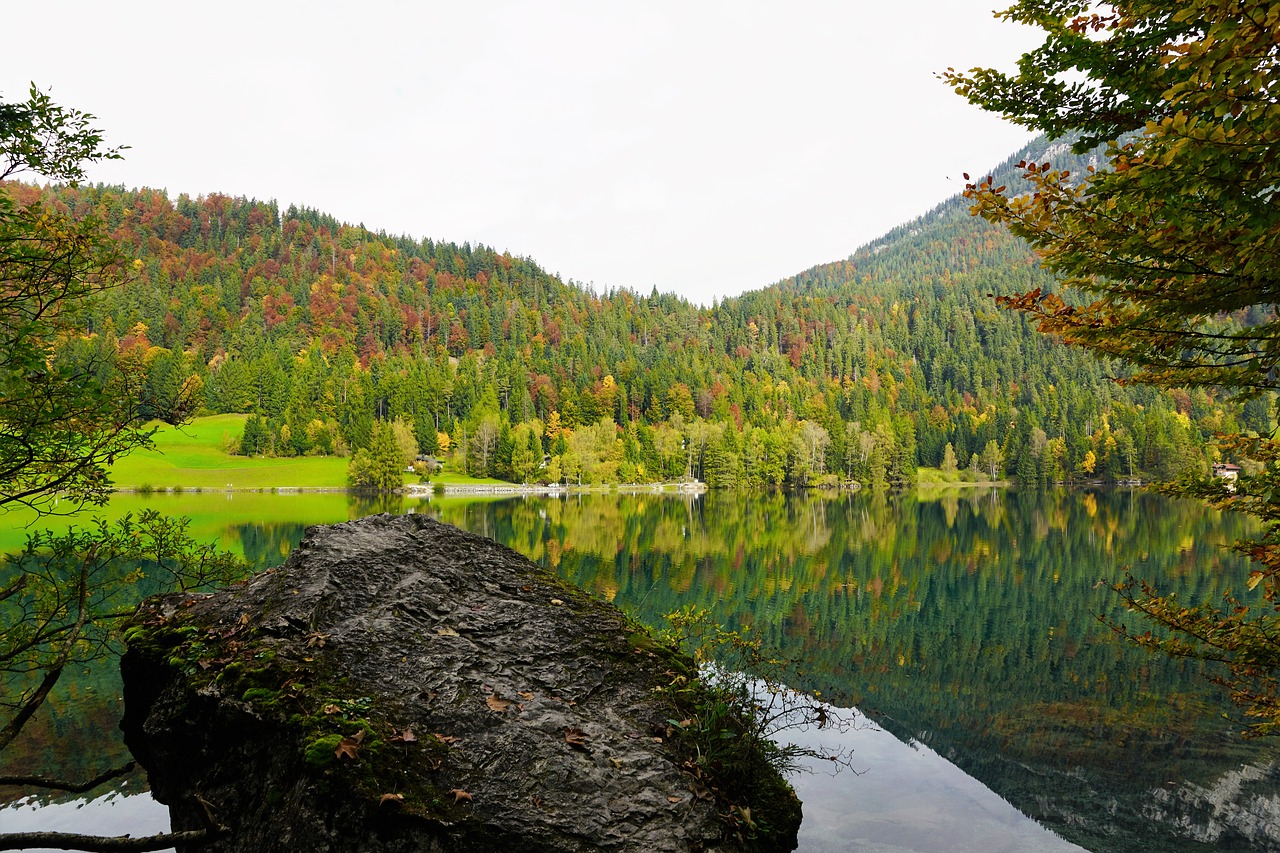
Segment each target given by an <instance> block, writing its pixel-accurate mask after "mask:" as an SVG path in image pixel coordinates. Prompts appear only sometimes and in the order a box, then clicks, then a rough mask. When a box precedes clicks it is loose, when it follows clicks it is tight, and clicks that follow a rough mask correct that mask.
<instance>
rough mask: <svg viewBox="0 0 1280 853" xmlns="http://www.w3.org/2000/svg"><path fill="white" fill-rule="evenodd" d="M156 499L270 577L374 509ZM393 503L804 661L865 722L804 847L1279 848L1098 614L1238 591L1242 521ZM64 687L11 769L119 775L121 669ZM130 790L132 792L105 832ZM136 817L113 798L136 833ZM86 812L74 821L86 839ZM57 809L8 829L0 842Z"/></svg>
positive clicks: (821, 782)
mask: <svg viewBox="0 0 1280 853" xmlns="http://www.w3.org/2000/svg"><path fill="white" fill-rule="evenodd" d="M157 497H159V496H157ZM241 498H251V500H241ZM133 500H138V499H133ZM156 500H157V498H152V504H150V505H156V504H155V501H156ZM163 500H164V501H165V503H164V505H163V506H161V507H160V508H162V509H163V510H165V511H169V512H175V513H183V514H189V515H192V516H193V517H194V518H195V519H196V521H195V522H193V528H194V531H195V532H196V533H197V535H203V536H205V537H209V536H214V535H216V536H219V537H220V538H221V540H222V542H223V544H224V545H226V546H229V547H236V548H240V549H243V551H244V552H245V553H246V554H247V555H248V556H250V557H252V558H254V559H258V560H261V561H263V563H264V564H272V563H276V562H279V561H280V559H281V558H282V555H284V554H287V552H288V550H289V549H290V548H291V547H292V546H293V544H294V543H296V542H297V541H298V539H299V538H300V537H301V534H302V531H303V528H304V524H303V523H302V522H303V521H304V520H305V522H306V523H315V522H319V521H340V520H344V519H346V518H348V517H354V516H357V515H360V514H363V513H365V512H367V511H373V510H376V509H378V508H379V507H374V506H368V505H351V504H349V503H348V502H347V500H346V498H345V497H344V496H341V495H323V496H297V495H293V496H285V495H282V496H245V495H236V496H234V497H233V499H231V500H227V499H226V497H225V496H222V495H207V494H206V495H183V496H181V497H180V498H175V497H173V496H168V497H166V498H164V499H163ZM127 508H128V502H127V501H125V502H123V503H121V502H117V504H116V505H114V509H115V510H116V511H123V510H124V509H127ZM391 508H392V509H396V510H399V511H417V512H425V513H429V514H431V515H433V516H436V517H438V518H440V519H441V520H444V521H447V522H450V523H453V524H456V525H458V526H460V527H464V528H466V529H469V530H472V531H475V532H477V533H481V534H484V535H486V536H490V537H492V538H494V539H497V540H498V541H500V542H503V543H504V544H507V545H509V546H511V547H512V548H515V549H516V550H518V551H520V552H522V553H524V554H526V555H527V556H529V557H531V558H532V559H534V560H536V561H538V562H541V563H543V564H544V565H547V566H549V567H551V568H554V569H555V570H556V571H558V572H559V573H560V574H561V575H563V576H564V577H566V578H568V579H569V580H572V581H574V582H575V583H577V584H579V585H581V586H583V587H584V588H586V589H587V590H589V591H590V592H592V593H595V594H597V595H600V596H603V597H605V598H608V599H610V600H612V601H614V602H615V603H616V604H618V605H619V606H621V607H623V608H624V609H627V610H629V611H631V612H632V613H634V614H635V615H636V616H637V617H638V618H640V619H642V620H643V621H646V622H649V623H651V624H659V623H660V622H661V617H662V615H663V614H664V613H667V612H670V611H672V610H675V609H676V608H678V607H680V606H682V605H684V604H696V605H698V606H701V607H705V608H707V609H708V610H710V611H711V612H712V613H713V614H714V615H715V617H716V618H717V619H718V620H719V621H721V622H724V623H726V624H728V625H731V626H739V625H751V626H753V627H754V628H755V629H756V630H757V631H759V632H760V633H761V634H762V635H763V636H764V638H765V639H766V640H767V641H768V642H769V643H771V644H773V645H774V646H776V647H778V648H780V649H781V650H782V651H783V652H784V653H785V654H787V655H789V656H792V657H794V658H796V659H797V660H798V662H799V665H800V672H799V673H798V674H797V675H796V677H795V679H794V682H795V684H796V685H797V686H801V687H805V688H809V689H816V690H820V691H822V694H823V696H824V697H825V698H827V699H829V700H830V701H831V702H833V703H834V704H838V705H841V706H846V707H856V708H858V709H859V711H860V714H861V716H860V717H859V723H860V724H859V725H858V726H857V727H856V728H855V729H854V730H853V731H850V732H846V733H844V734H842V735H839V738H840V739H841V740H840V743H838V744H834V745H837V746H845V747H851V748H852V749H853V750H854V758H853V764H854V766H855V769H857V770H858V771H860V772H859V773H856V774H855V773H849V772H844V773H840V774H837V775H834V776H833V775H831V774H830V771H829V770H828V769H827V768H825V767H820V768H816V770H815V772H813V773H811V774H802V775H800V776H798V777H797V778H796V779H795V784H796V786H797V789H798V790H799V792H800V795H801V799H802V800H804V802H805V815H806V819H805V824H804V827H803V830H802V836H801V841H802V849H804V850H814V851H825V850H831V851H836V850H875V851H965V850H972V851H984V853H985V851H1000V850H1008V851H1021V850H1037V851H1038V850H1078V849H1081V848H1083V849H1087V850H1093V851H1147V850H1273V849H1277V850H1280V769H1278V768H1280V765H1277V764H1276V758H1277V749H1276V748H1275V747H1274V746H1273V745H1271V744H1270V742H1261V741H1243V740H1241V739H1240V738H1239V731H1240V729H1241V725H1240V723H1239V722H1238V721H1234V720H1232V719H1231V716H1232V715H1233V711H1232V709H1231V708H1230V707H1229V706H1227V705H1225V704H1223V702H1222V701H1221V698H1220V696H1219V695H1218V692H1217V690H1216V688H1214V687H1213V686H1212V685H1210V684H1209V683H1208V682H1207V680H1206V679H1205V677H1204V673H1202V672H1201V671H1200V670H1199V667H1198V666H1196V665H1194V664H1188V663H1185V662H1175V661H1169V660H1165V659H1162V658H1154V657H1151V656H1149V655H1147V654H1146V653H1144V652H1142V651H1140V650H1138V649H1135V648H1131V647H1129V646H1127V645H1125V644H1124V643H1123V642H1121V641H1119V640H1118V639H1117V638H1116V637H1115V635H1114V633H1113V632H1112V631H1111V630H1110V629H1109V628H1108V627H1107V626H1106V625H1104V624H1102V623H1101V622H1099V621H1098V618H1097V617H1098V615H1099V614H1105V615H1107V616H1108V617H1109V618H1112V619H1118V620H1124V619H1126V618H1130V617H1128V616H1127V614H1125V613H1124V612H1123V610H1122V608H1121V607H1120V605H1119V602H1118V600H1117V598H1116V597H1115V594H1114V593H1112V592H1111V591H1110V589H1109V587H1108V584H1109V583H1110V582H1112V581H1115V580H1117V579H1119V578H1120V577H1121V576H1122V575H1123V573H1124V571H1125V570H1126V569H1129V570H1131V571H1132V572H1133V573H1134V574H1135V575H1138V576H1140V577H1144V578H1147V579H1150V580H1153V581H1155V582H1156V583H1157V584H1158V585H1160V586H1161V587H1162V588H1164V589H1169V590H1177V591H1178V592H1179V593H1180V594H1181V595H1182V596H1183V597H1184V598H1186V599H1188V600H1203V599H1206V598H1217V597H1219V596H1221V595H1222V594H1223V592H1225V591H1226V590H1227V589H1228V588H1229V587H1232V586H1235V587H1237V588H1238V587H1240V586H1242V580H1243V578H1244V577H1246V576H1247V569H1246V568H1245V564H1244V562H1243V561H1242V560H1241V559H1240V558H1239V557H1237V556H1236V555H1234V554H1232V553H1231V552H1229V551H1227V550H1226V549H1225V548H1224V547H1223V546H1224V545H1225V544H1228V543H1230V542H1231V541H1233V540H1235V539H1236V538H1239V537H1240V536H1244V535H1247V534H1248V533H1249V527H1248V525H1247V523H1246V520H1244V519H1241V518H1239V517H1234V516H1227V515H1222V514H1219V513H1215V512H1211V511H1208V510H1205V509H1203V508H1202V507H1200V506H1198V505H1196V504H1194V503H1190V502H1174V501H1170V500H1168V499H1164V498H1160V497H1156V496H1152V495H1145V494H1142V493H1140V492H1131V491H1120V490H1115V491H1099V492H1081V491H1073V492H1056V493H1050V494H1037V493H1017V492H1007V493H1006V492H999V491H971V492H967V493H951V494H933V495H926V496H921V497H916V496H875V495H852V496H838V497H837V496H831V497H822V496H813V495H804V496H785V495H768V496H743V495H725V494H718V493H711V494H708V495H705V496H700V497H673V496H662V495H632V496H619V495H583V496H571V497H568V498H559V499H552V498H514V499H509V500H486V501H478V500H476V501H472V500H458V499H452V498H450V499H446V500H435V501H429V502H426V503H421V504H410V505H408V506H404V505H397V506H393V507H391ZM272 519H280V520H272ZM284 519H293V520H284ZM64 687H65V690H64V693H63V695H62V696H61V697H59V700H58V703H57V708H56V713H54V714H49V715H44V716H43V717H42V719H41V720H40V725H39V726H37V727H35V728H34V729H33V731H32V732H31V734H32V735H33V737H32V738H31V739H30V740H31V742H32V748H33V750H34V755H33V756H31V757H30V758H24V757H21V756H7V757H6V760H7V761H8V762H9V763H13V762H14V761H15V760H20V761H23V762H24V763H27V764H30V763H31V762H35V763H37V764H39V765H40V766H41V768H42V769H43V770H44V771H45V772H51V773H52V772H59V773H62V774H66V773H70V774H72V775H76V776H80V775H91V774H90V773H89V772H88V771H89V770H90V769H91V768H99V767H102V766H107V765H109V764H110V762H111V761H113V760H117V759H120V758H122V757H123V752H122V749H123V748H122V747H121V746H120V745H119V744H118V742H117V741H113V737H112V733H113V732H114V726H115V721H116V720H117V719H118V717H119V707H118V692H119V685H118V680H117V677H116V675H115V673H114V670H113V668H111V667H107V668H104V669H103V670H101V671H94V672H88V673H82V674H79V675H78V676H77V678H75V679H70V680H68V681H67V684H66V685H64ZM1224 715H1225V716H1224ZM797 737H801V738H804V737H817V735H816V734H815V733H808V734H805V733H801V734H799V735H797ZM831 737H832V736H831V735H830V734H829V733H823V740H824V745H826V746H831V745H833V744H832V743H831ZM77 763H78V765H79V766H78V768H77V767H76V766H75V765H77ZM138 790H139V789H138V783H136V782H135V783H133V788H129V787H125V788H123V789H122V790H120V791H119V792H118V794H117V795H116V799H115V800H113V803H114V805H113V806H111V808H114V809H115V810H116V812H115V813H118V812H119V811H120V810H121V804H120V800H121V799H122V797H121V796H119V795H123V794H128V793H134V792H137V791H138ZM146 799H147V798H146V797H145V795H144V796H143V797H138V798H134V797H129V798H127V801H126V802H127V803H128V804H129V814H130V815H131V816H136V815H138V814H139V812H138V810H137V809H136V808H135V807H134V806H133V803H134V802H135V800H136V801H139V802H145V801H146ZM33 806H37V807H35V808H33ZM95 808H98V806H95V805H93V804H90V805H88V806H85V807H84V808H78V809H73V810H74V812H75V813H76V814H79V815H81V816H84V817H86V818H87V819H88V820H89V823H88V824H87V828H93V818H92V815H93V814H94V809H95ZM57 809H60V811H57V810H55V808H54V807H53V805H52V804H50V803H48V802H47V801H40V802H37V803H31V802H28V803H26V804H24V805H22V806H21V807H16V806H11V807H10V808H7V809H0V829H2V830H9V829H18V828H28V826H29V825H30V824H31V823H33V822H36V821H39V820H41V819H42V818H43V817H46V816H47V817H49V818H53V817H55V813H56V814H57V815H58V816H61V815H64V814H66V813H67V810H68V806H66V805H65V804H64V805H62V806H58V807H57ZM142 812H143V813H149V814H152V817H150V818H145V817H135V818H134V819H137V820H139V821H140V823H142V824H145V823H146V822H147V821H148V820H150V821H155V820H157V818H156V817H155V812H154V811H151V812H148V811H147V810H146V809H145V807H144V808H143V809H142ZM161 815H163V812H162V811H161ZM59 819H61V818H59ZM160 820H163V817H162V816H161V818H160ZM19 823H20V824H21V826H19V825H18V824H19ZM156 829H157V826H156V825H155V824H154V823H152V824H150V825H139V826H134V827H133V828H132V829H131V830H129V831H132V832H133V833H134V834H142V833H145V832H152V831H156Z"/></svg>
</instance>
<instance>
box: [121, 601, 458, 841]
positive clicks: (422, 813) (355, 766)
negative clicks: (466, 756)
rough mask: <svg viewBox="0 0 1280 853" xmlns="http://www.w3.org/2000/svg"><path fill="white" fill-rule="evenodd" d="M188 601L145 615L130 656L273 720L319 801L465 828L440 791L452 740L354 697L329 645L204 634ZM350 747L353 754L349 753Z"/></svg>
mask: <svg viewBox="0 0 1280 853" xmlns="http://www.w3.org/2000/svg"><path fill="white" fill-rule="evenodd" d="M198 601H199V599H198V598H195V599H187V600H186V601H185V602H183V604H185V605H186V606H183V605H179V606H178V607H177V608H176V609H174V610H172V611H171V612H169V613H167V614H161V613H158V612H156V611H155V610H152V611H148V610H147V609H146V608H145V606H144V608H142V609H140V610H139V611H138V613H137V614H135V615H134V616H133V617H132V618H131V619H130V620H129V621H128V622H126V624H125V625H124V626H123V632H124V641H125V643H126V645H127V646H128V648H129V650H130V652H133V653H136V654H139V655H142V656H143V657H145V658H147V659H149V660H150V661H151V662H152V663H153V664H157V665H164V666H166V667H168V668H169V669H170V670H172V671H173V672H174V674H175V677H177V678H180V679H182V681H183V682H185V685H186V686H187V688H188V689H190V690H192V691H195V692H197V693H200V692H210V691H212V692H216V693H217V694H218V695H219V696H221V697H224V698H225V699H229V700H232V701H234V702H236V703H238V704H239V705H240V706H241V707H242V709H243V711H244V713H245V714H246V715H248V716H250V717H253V718H258V719H262V720H264V721H266V720H269V721H270V723H271V725H272V727H273V730H277V731H282V732H284V737H285V738H287V739H289V740H291V741H292V742H293V743H294V744H295V749H296V750H297V752H296V757H297V759H298V760H299V761H300V762H301V763H302V764H304V765H305V767H306V769H307V771H308V773H309V775H310V776H311V778H312V779H313V781H314V782H315V783H316V784H317V787H318V789H319V790H320V791H322V792H324V793H327V794H331V795H335V796H350V794H351V793H355V794H356V795H357V796H358V797H359V798H360V799H362V800H364V801H366V803H367V804H368V805H369V806H370V807H371V808H379V809H387V810H388V811H389V812H395V813H399V814H402V815H407V816H414V817H418V818H422V819H424V820H427V821H431V822H437V823H441V824H454V823H458V822H462V821H465V820H466V819H467V817H468V809H467V806H466V803H465V800H464V799H459V798H458V797H457V796H456V795H455V794H453V793H452V792H450V791H449V790H445V789H444V788H442V787H440V786H436V785H433V784H431V783H430V782H429V781H427V780H426V779H425V776H426V775H427V774H426V773H424V772H422V771H423V770H433V769H438V768H440V767H442V766H443V765H444V763H445V761H447V757H448V753H449V751H450V749H451V746H450V745H449V743H448V741H447V739H446V740H441V739H438V738H437V737H435V736H434V735H433V734H426V733H424V734H423V736H422V737H418V734H417V733H413V732H411V731H408V730H407V729H404V728H401V727H399V726H398V725H397V718H398V717H399V716H400V715H398V714H396V713H395V712H394V709H391V708H387V707H385V706H383V707H380V706H379V703H377V702H376V701H374V700H373V699H372V698H370V697H366V696H359V695H352V692H351V691H349V690H345V689H344V688H343V686H342V685H341V683H340V682H339V681H338V680H336V679H334V678H333V677H331V676H330V677H326V675H325V674H324V667H323V666H322V665H317V664H319V660H318V659H319V658H320V657H321V655H320V654H318V652H319V651H320V650H321V649H322V648H323V642H324V639H323V637H322V636H320V635H309V636H301V637H278V636H274V635H272V634H270V633H267V632H264V631H261V630H259V629H257V628H256V627H252V626H250V625H248V624H245V625H237V626H234V627H233V628H230V629H228V628H226V627H223V626H208V625H202V624H200V622H199V615H198V610H196V609H194V608H193V607H192V605H194V604H197V603H198ZM344 747H345V748H344Z"/></svg>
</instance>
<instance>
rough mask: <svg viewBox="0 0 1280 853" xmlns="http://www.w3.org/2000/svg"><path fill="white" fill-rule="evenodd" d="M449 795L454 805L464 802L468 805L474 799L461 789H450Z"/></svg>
mask: <svg viewBox="0 0 1280 853" xmlns="http://www.w3.org/2000/svg"><path fill="white" fill-rule="evenodd" d="M449 793H450V794H453V802H454V804H455V805H456V804H458V803H461V802H464V801H465V802H468V803H469V802H471V801H472V800H474V799H475V797H473V796H472V795H471V794H470V793H469V792H467V791H464V790H462V789H461V788H452V789H450V791H449Z"/></svg>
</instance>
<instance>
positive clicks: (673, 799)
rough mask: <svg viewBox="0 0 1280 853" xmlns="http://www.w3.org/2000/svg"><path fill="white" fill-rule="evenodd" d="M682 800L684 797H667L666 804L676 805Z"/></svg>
mask: <svg viewBox="0 0 1280 853" xmlns="http://www.w3.org/2000/svg"><path fill="white" fill-rule="evenodd" d="M683 799H684V797H667V802H668V803H678V802H680V801H681V800H683Z"/></svg>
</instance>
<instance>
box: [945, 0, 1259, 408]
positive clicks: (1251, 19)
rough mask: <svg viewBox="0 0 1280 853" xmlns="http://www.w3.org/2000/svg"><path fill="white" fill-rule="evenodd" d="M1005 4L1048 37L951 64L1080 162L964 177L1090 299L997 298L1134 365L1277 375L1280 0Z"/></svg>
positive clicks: (1191, 375)
mask: <svg viewBox="0 0 1280 853" xmlns="http://www.w3.org/2000/svg"><path fill="white" fill-rule="evenodd" d="M1001 14H1002V16H1003V17H1005V18H1007V19H1009V20H1012V21H1017V22H1019V23H1023V24H1030V25H1033V26H1038V27H1040V28H1041V29H1043V30H1044V32H1045V40H1044V43H1043V44H1042V45H1041V46H1040V47H1039V48H1037V49H1036V50H1034V51H1032V52H1031V53H1028V54H1026V55H1025V56H1024V57H1023V58H1022V60H1021V61H1020V62H1019V64H1018V71H1017V73H1014V74H1006V73H1002V72H999V71H993V70H990V69H974V70H972V71H969V72H956V71H953V70H949V71H947V72H946V73H945V74H944V75H943V76H944V78H945V79H946V80H947V81H948V82H949V83H950V84H951V85H952V86H953V87H954V88H955V89H956V91H957V92H959V93H960V94H961V95H963V96H965V97H966V98H968V99H969V100H970V101H971V102H973V103H975V104H977V105H979V106H981V107H983V108H984V109H987V110H991V111H994V112H1000V113H1002V114H1004V115H1005V116H1006V117H1007V118H1010V119H1012V120H1013V121H1016V122H1018V123H1020V124H1023V125H1025V126H1027V127H1030V128H1033V129H1037V130H1042V131H1045V132H1046V133H1048V134H1049V135H1050V137H1068V138H1070V139H1071V140H1072V141H1073V145H1074V147H1075V149H1076V152H1077V153H1083V152H1085V151H1088V150H1089V149H1092V148H1094V147H1096V146H1100V145H1101V146H1105V149H1104V150H1105V153H1104V154H1103V155H1102V156H1101V158H1100V163H1099V165H1098V167H1097V168H1092V167H1091V168H1089V169H1088V171H1087V172H1086V173H1084V174H1070V173H1068V172H1066V171H1060V170H1058V169H1055V168H1054V166H1053V164H1052V163H1026V164H1024V173H1025V178H1026V180H1027V182H1028V186H1027V187H1018V188H1016V189H1013V188H1011V187H1006V186H992V183H993V181H992V180H991V179H985V180H981V179H980V180H976V181H974V182H972V183H970V184H969V185H968V187H967V190H966V195H967V196H968V197H969V198H970V199H972V201H973V202H974V210H975V212H977V213H978V214H980V215H981V216H983V217H985V218H987V219H989V220H991V221H994V222H1000V223H1003V224H1005V225H1007V226H1008V227H1009V228H1010V230H1012V231H1013V232H1014V233H1015V234H1017V235H1018V236H1020V237H1022V238H1024V239H1025V240H1027V241H1028V242H1029V243H1031V244H1032V245H1033V246H1034V247H1035V248H1036V249H1037V250H1039V252H1040V254H1041V257H1042V259H1043V263H1044V265H1045V266H1046V267H1047V268H1049V269H1050V270H1052V271H1054V272H1056V273H1058V274H1059V275H1060V276H1061V277H1062V279H1063V281H1064V283H1065V284H1066V285H1068V286H1069V287H1070V288H1074V289H1076V290H1077V291H1079V292H1080V293H1082V294H1084V295H1085V296H1086V300H1085V301H1084V302H1083V304H1080V303H1077V302H1068V301H1065V300H1064V299H1062V298H1061V297H1060V296H1059V295H1058V294H1056V293H1046V292H1044V291H1043V290H1033V291H1031V292H1030V293H1026V294H1022V295H1019V296H1013V297H1007V298H1005V299H1004V300H1002V301H1003V302H1004V303H1005V304H1006V305H1008V306H1010V307H1013V308H1017V309H1019V310H1023V311H1026V312H1029V313H1030V314H1031V315H1033V316H1034V317H1035V318H1037V319H1038V320H1039V327H1040V329H1041V330H1042V331H1045V332H1052V333H1055V334H1059V335H1061V336H1063V338H1065V339H1066V340H1067V341H1068V342H1070V343H1073V344H1077V345H1080V346H1084V347H1088V348H1091V349H1093V350H1096V351H1098V352H1100V353H1102V354H1105V355H1110V356H1115V357H1119V358H1123V359H1125V360H1126V361H1128V362H1130V363H1132V364H1134V365H1136V366H1137V367H1138V368H1139V372H1138V374H1137V376H1136V377H1135V379H1137V380H1138V381H1148V382H1153V383H1156V384H1161V385H1180V386H1187V385H1212V386H1218V387H1226V388H1231V389H1234V390H1236V391H1238V392H1240V393H1241V394H1243V395H1250V394H1256V393H1259V392H1261V391H1263V390H1266V389H1272V388H1275V387H1276V385H1277V374H1276V366H1277V359H1280V349H1278V348H1277V343H1278V342H1280V320H1278V319H1277V315H1276V311H1275V309H1274V307H1273V303H1275V302H1277V301H1278V299H1277V297H1278V295H1280V285H1278V284H1277V279H1276V274H1275V271H1276V269H1277V261H1278V260H1280V207H1277V206H1276V204H1275V201H1274V196H1275V194H1276V193H1277V191H1278V190H1280V162H1278V161H1277V158H1276V146H1277V142H1278V141H1280V102H1277V91H1276V82H1277V62H1278V61H1280V57H1278V56H1277V52H1276V44H1277V41H1278V40H1280V5H1278V4H1274V3H1264V2H1233V1H1232V0H1191V2H1185V3H1177V4H1170V3H1160V2H1148V0H1142V2H1118V3H1114V4H1102V5H1099V4H1092V3H1083V2H1064V1H1063V0H1023V2H1020V3H1018V4H1016V5H1014V6H1013V7H1011V8H1010V9H1008V10H1007V11H1005V12H1003V13H1001Z"/></svg>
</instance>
